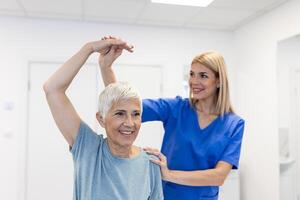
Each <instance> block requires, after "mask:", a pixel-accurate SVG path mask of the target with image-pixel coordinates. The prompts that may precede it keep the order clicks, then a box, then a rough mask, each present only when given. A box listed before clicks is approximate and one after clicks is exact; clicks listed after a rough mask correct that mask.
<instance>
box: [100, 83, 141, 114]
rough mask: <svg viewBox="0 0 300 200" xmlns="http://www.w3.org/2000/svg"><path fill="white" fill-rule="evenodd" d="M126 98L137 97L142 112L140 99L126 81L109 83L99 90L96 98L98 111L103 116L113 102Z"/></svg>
mask: <svg viewBox="0 0 300 200" xmlns="http://www.w3.org/2000/svg"><path fill="white" fill-rule="evenodd" d="M127 99H137V100H138V101H139V102H140V109H141V112H142V99H141V97H140V95H139V93H138V92H137V90H136V89H135V88H134V87H133V86H131V85H130V84H129V83H127V82H115V83H111V84H109V85H108V86H106V88H105V89H104V90H103V91H102V92H101V94H100V95H99V100H98V111H99V112H100V114H101V115H102V117H103V118H105V116H106V115H107V113H108V111H109V109H110V108H111V107H112V106H113V104H114V103H115V102H118V101H120V100H127Z"/></svg>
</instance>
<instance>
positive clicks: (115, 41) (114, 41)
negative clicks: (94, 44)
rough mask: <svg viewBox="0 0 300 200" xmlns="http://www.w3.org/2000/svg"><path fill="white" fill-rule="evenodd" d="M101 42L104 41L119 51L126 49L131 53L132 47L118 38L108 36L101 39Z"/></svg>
mask: <svg viewBox="0 0 300 200" xmlns="http://www.w3.org/2000/svg"><path fill="white" fill-rule="evenodd" d="M101 40H106V41H108V42H109V43H110V44H111V45H114V46H117V47H118V48H120V49H126V50H127V51H129V52H133V45H130V44H127V43H126V42H125V41H123V40H122V39H121V38H120V37H115V36H111V35H108V36H104V37H102V38H101ZM107 53H108V52H107Z"/></svg>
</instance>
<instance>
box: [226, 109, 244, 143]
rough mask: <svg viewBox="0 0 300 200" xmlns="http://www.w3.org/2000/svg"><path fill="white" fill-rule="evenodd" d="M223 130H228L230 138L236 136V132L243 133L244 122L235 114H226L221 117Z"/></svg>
mask: <svg viewBox="0 0 300 200" xmlns="http://www.w3.org/2000/svg"><path fill="white" fill-rule="evenodd" d="M222 122H223V124H224V126H225V127H224V128H225V129H227V130H228V134H229V136H230V137H232V136H234V135H235V134H237V132H241V133H242V132H243V129H244V126H245V120H244V119H243V118H241V117H240V116H238V115H237V114H235V113H226V114H224V116H223V117H222Z"/></svg>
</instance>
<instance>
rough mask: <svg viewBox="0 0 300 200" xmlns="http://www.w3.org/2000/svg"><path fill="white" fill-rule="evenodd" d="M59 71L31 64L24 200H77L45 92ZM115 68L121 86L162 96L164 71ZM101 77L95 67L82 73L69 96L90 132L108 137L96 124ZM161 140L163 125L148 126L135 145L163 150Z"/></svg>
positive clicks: (63, 145)
mask: <svg viewBox="0 0 300 200" xmlns="http://www.w3.org/2000/svg"><path fill="white" fill-rule="evenodd" d="M60 65H61V63H38V62H36V63H31V64H30V69H29V72H30V77H29V80H30V85H31V86H30V90H29V109H28V110H29V115H28V116H29V119H28V136H27V164H26V167H27V169H26V172H27V174H26V177H27V178H26V191H27V192H26V195H25V196H26V198H25V200H40V199H43V200H53V199H72V194H73V193H72V189H73V165H72V158H71V154H70V153H69V151H68V145H67V143H66V142H65V140H64V139H63V137H62V136H61V134H60V132H59V131H58V129H57V127H56V125H55V123H54V120H53V119H52V116H51V113H50V110H49V108H48V105H47V102H46V99H45V95H44V92H43V90H42V85H43V83H44V82H45V81H46V80H47V78H48V77H49V76H50V75H51V74H52V73H53V72H54V71H55V70H56V69H57V67H59V66H60ZM115 68H116V74H117V77H118V78H119V80H128V81H129V82H132V84H133V85H135V86H136V88H137V89H138V90H139V91H140V93H141V95H142V96H143V97H152V98H155V97H160V96H161V77H162V75H161V68H158V67H151V66H128V65H117V66H115ZM98 74H99V72H98V69H97V66H96V65H87V66H85V67H83V68H82V70H81V71H80V72H79V75H78V76H77V77H76V78H75V79H74V81H73V83H72V85H71V87H70V89H69V90H68V95H69V97H70V99H71V101H72V102H73V104H74V106H75V108H76V110H77V111H78V113H79V115H80V116H81V118H82V119H83V120H84V121H85V122H87V124H89V125H90V126H91V128H93V129H94V130H97V132H100V133H102V134H104V131H103V129H101V128H100V126H99V125H98V124H97V122H96V118H95V113H96V111H97V104H98V102H97V98H98V93H99V91H101V90H102V89H103V88H104V86H103V84H102V80H101V79H99V76H98ZM97 77H98V78H97ZM104 135H105V134H104ZM161 139H162V128H161V124H159V123H158V122H156V123H149V124H147V123H146V124H143V125H142V128H141V131H140V134H139V137H138V138H137V140H136V144H137V145H139V146H153V147H156V148H160V145H161Z"/></svg>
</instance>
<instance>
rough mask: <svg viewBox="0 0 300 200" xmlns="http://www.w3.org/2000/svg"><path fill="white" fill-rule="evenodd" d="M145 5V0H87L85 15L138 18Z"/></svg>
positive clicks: (85, 2)
mask: <svg viewBox="0 0 300 200" xmlns="http://www.w3.org/2000/svg"><path fill="white" fill-rule="evenodd" d="M144 5H145V1H143V0H85V1H84V16H85V17H86V18H92V16H95V17H103V18H108V19H136V17H137V16H139V14H140V12H142V10H143V8H144ZM121 21H122V20H121ZM125 21H126V20H125Z"/></svg>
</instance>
